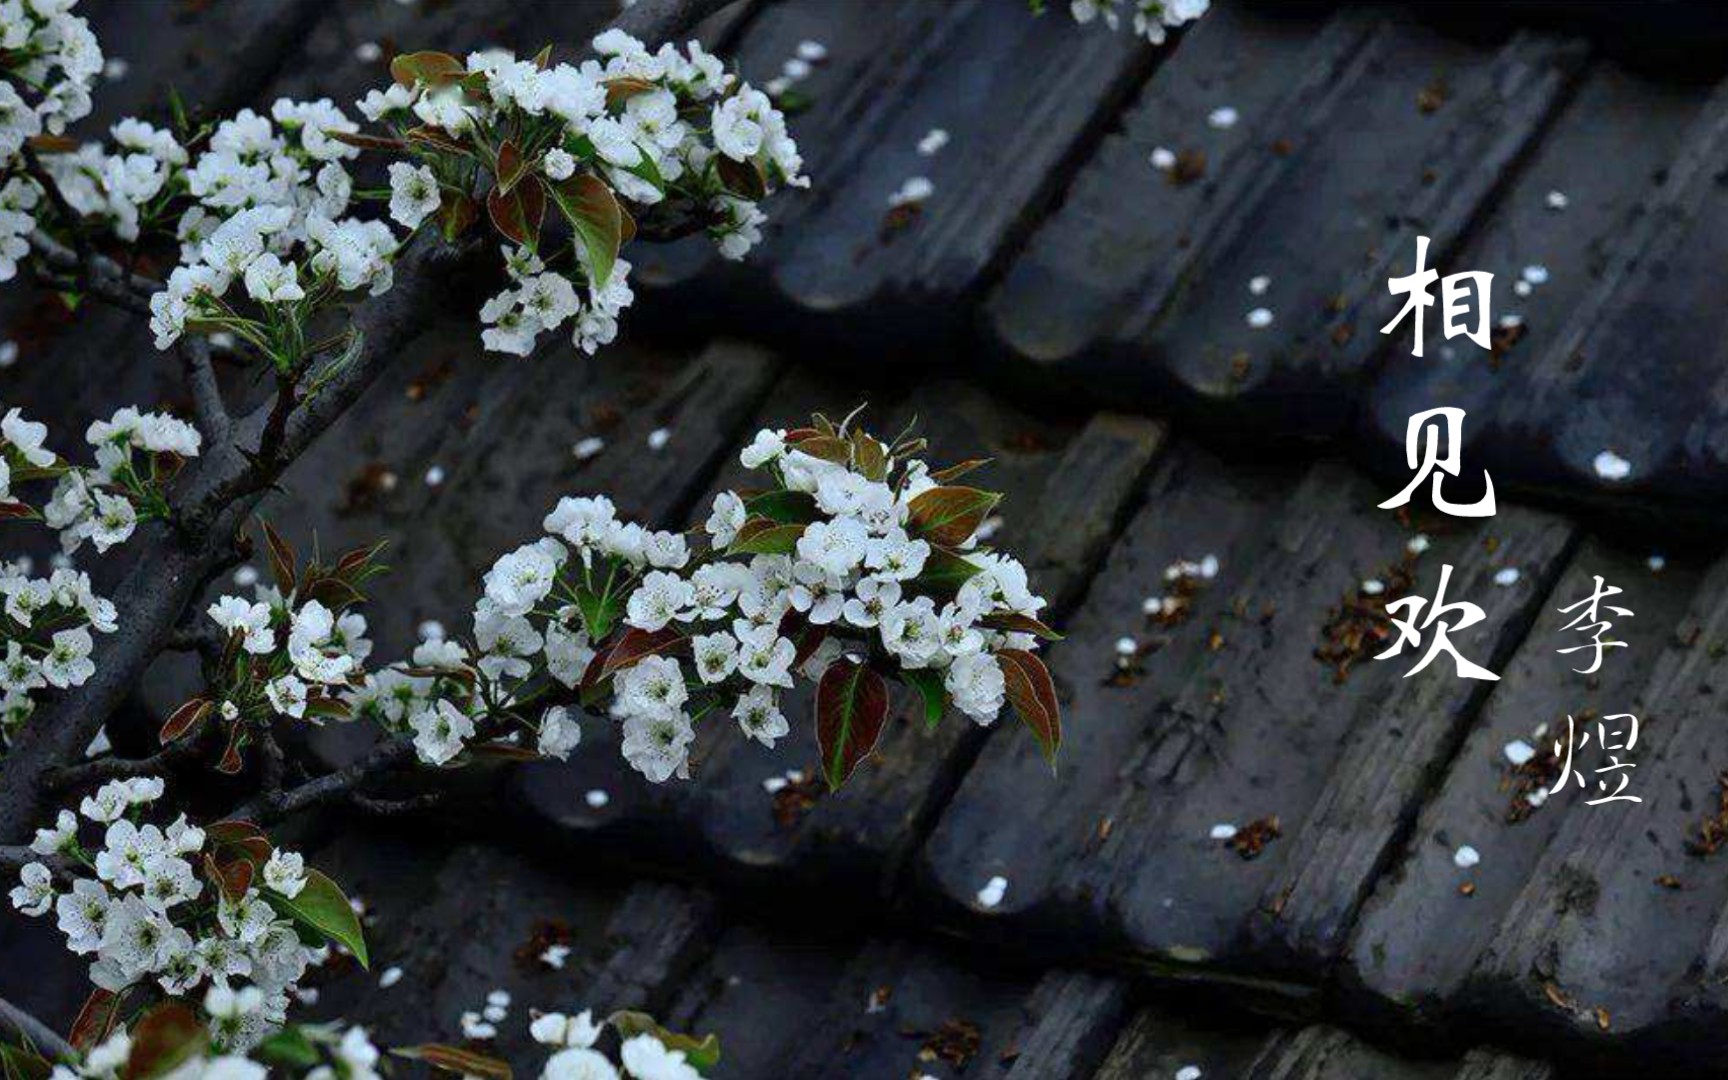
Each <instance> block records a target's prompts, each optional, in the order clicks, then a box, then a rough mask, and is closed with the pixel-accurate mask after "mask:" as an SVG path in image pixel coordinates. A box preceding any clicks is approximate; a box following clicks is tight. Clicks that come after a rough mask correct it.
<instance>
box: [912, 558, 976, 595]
mask: <svg viewBox="0 0 1728 1080" xmlns="http://www.w3.org/2000/svg"><path fill="white" fill-rule="evenodd" d="M983 569H984V568H983V567H982V566H979V565H978V564H977V563H975V562H971V561H970V560H967V559H965V558H962V557H961V556H959V555H956V554H955V553H954V552H952V551H949V550H948V549H946V548H931V549H930V557H929V558H927V559H925V560H924V569H923V570H921V571H919V573H918V576H917V577H916V578H914V579H913V581H915V582H916V583H917V584H919V585H923V586H925V587H927V588H931V589H958V588H959V587H960V586H962V585H964V584H966V582H967V581H969V580H971V579H972V577H973V576H975V575H977V574H979V573H981V572H982V571H983Z"/></svg>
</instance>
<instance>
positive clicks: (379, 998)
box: [316, 844, 714, 1072]
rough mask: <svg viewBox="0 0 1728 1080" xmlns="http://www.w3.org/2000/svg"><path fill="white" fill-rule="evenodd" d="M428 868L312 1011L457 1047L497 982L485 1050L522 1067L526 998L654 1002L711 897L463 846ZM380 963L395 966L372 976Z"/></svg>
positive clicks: (529, 1056)
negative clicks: (394, 971) (502, 1007)
mask: <svg viewBox="0 0 1728 1080" xmlns="http://www.w3.org/2000/svg"><path fill="white" fill-rule="evenodd" d="M375 850H376V849H375V848H373V847H372V846H370V844H369V845H368V847H367V854H368V855H369V856H370V855H372V854H373V853H374V852H375ZM440 854H441V855H442V854H445V852H444V851H440ZM433 865H434V866H436V867H437V869H436V871H435V873H433V874H432V875H431V876H430V880H429V881H428V880H426V876H425V874H424V872H422V874H420V875H419V876H418V878H417V880H419V881H420V882H421V883H422V887H423V891H422V892H421V893H420V895H419V897H418V903H417V904H416V905H415V906H413V907H411V908H410V909H408V910H407V911H405V912H403V913H402V914H401V915H400V916H397V918H398V919H400V921H397V922H394V923H393V924H392V925H388V926H386V927H385V928H384V929H382V931H381V934H380V940H379V946H380V947H379V948H378V949H377V951H376V952H375V958H374V963H373V971H372V973H370V974H366V973H362V972H358V971H352V972H350V973H349V974H348V975H347V976H345V977H344V978H343V979H341V980H339V981H338V982H336V983H334V984H332V985H331V986H330V987H329V989H328V991H327V993H326V994H325V995H324V999H323V1000H320V1001H319V1002H318V1011H317V1013H316V1015H332V1016H334V1015H342V1016H344V1017H345V1019H347V1020H350V1021H354V1022H358V1023H364V1024H366V1025H367V1026H368V1028H370V1029H372V1030H373V1031H374V1033H375V1034H376V1035H377V1036H378V1037H379V1038H381V1039H384V1040H388V1041H391V1042H393V1043H395V1044H396V1045H407V1044H411V1043H418V1042H426V1041H445V1042H451V1043H456V1044H461V1043H462V1042H463V1041H464V1039H463V1032H462V1030H461V1027H460V1024H459V1020H460V1017H461V1015H462V1013H464V1012H469V1011H472V1012H479V1011H480V1010H481V1009H483V1008H484V1006H485V1004H486V996H487V994H488V993H490V992H491V991H493V990H503V991H505V992H506V993H508V994H509V995H510V997H511V1003H510V1006H509V1010H510V1011H509V1016H508V1018H507V1019H506V1020H504V1021H503V1022H500V1023H498V1024H497V1025H496V1027H497V1036H496V1038H495V1039H491V1040H488V1042H489V1043H490V1046H489V1047H488V1049H489V1050H490V1051H491V1052H494V1053H497V1054H498V1055H500V1056H502V1057H504V1058H505V1059H506V1060H508V1061H510V1062H511V1063H513V1064H515V1065H516V1066H517V1067H518V1068H521V1069H525V1070H528V1071H530V1072H532V1071H533V1070H536V1069H538V1067H539V1064H540V1063H541V1062H542V1061H544V1059H545V1050H544V1048H542V1047H537V1046H536V1045H535V1044H534V1043H533V1041H532V1040H531V1039H530V1037H529V1035H528V1020H529V1016H530V1012H529V1011H530V1009H539V1010H541V1011H572V1010H580V1009H583V1008H590V1007H592V1008H593V1009H595V1010H596V1012H598V1013H605V1012H608V1011H610V1010H611V1009H613V1008H646V1009H650V1010H653V1009H659V1008H660V1007H661V1006H662V1005H663V1003H664V1002H665V1001H666V1000H667V998H668V997H669V996H670V995H671V993H672V992H673V991H674V990H675V989H676V988H677V986H678V984H679V981H680V980H681V979H682V977H683V975H684V973H685V971H686V970H687V969H688V968H689V967H690V966H691V965H692V964H693V963H694V962H695V961H696V959H697V958H699V957H700V956H701V955H703V954H704V953H705V952H706V951H707V949H708V945H709V941H708V935H709V933H710V932H711V930H712V915H713V910H714V909H713V901H712V899H711V898H710V897H708V896H707V895H706V894H704V893H702V892H700V891H698V890H693V889H687V888H682V887H676V886H669V885H663V884H655V883H638V884H635V885H629V886H625V885H621V884H616V883H600V882H597V881H595V880H593V879H592V878H591V876H588V875H569V874H564V873H560V872H559V868H557V867H552V866H548V865H546V862H545V860H543V859H535V858H531V857H526V856H522V855H516V854H510V853H506V852H503V851H501V850H498V849H495V848H490V847H480V846H474V845H467V846H462V847H458V848H456V849H455V850H454V851H449V852H448V853H447V858H442V859H440V860H439V861H437V862H435V863H434V864H433ZM397 891H400V890H397ZM362 895H365V894H362ZM381 921H382V920H381V919H375V920H374V921H373V926H374V927H377V926H378V924H379V923H380V922H381ZM553 944H557V945H562V946H564V947H566V948H567V949H568V950H569V952H568V954H567V955H566V956H565V957H564V958H563V959H562V960H560V961H559V965H561V966H555V965H553V964H551V963H548V962H546V961H545V960H544V959H542V957H543V955H544V954H545V952H546V949H547V947H548V946H550V945H553ZM392 967H395V968H398V969H399V970H400V975H399V977H394V978H392V979H389V980H386V981H388V982H390V985H388V986H385V985H382V984H381V983H380V982H379V977H380V975H381V974H382V973H383V972H384V971H386V970H388V969H389V968H392Z"/></svg>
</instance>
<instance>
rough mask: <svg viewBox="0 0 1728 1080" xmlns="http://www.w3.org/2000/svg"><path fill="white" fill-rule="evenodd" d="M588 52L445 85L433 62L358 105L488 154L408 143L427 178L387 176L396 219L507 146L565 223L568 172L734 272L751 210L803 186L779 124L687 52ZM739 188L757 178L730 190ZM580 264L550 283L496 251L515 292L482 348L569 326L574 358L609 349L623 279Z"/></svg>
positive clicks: (751, 226) (753, 218)
mask: <svg viewBox="0 0 1728 1080" xmlns="http://www.w3.org/2000/svg"><path fill="white" fill-rule="evenodd" d="M593 44H594V49H595V51H596V52H597V53H598V54H599V56H600V59H598V60H587V61H584V62H582V63H581V64H580V65H572V64H565V63H560V64H549V63H546V62H544V61H543V60H542V61H533V60H522V59H518V58H517V57H516V56H515V55H514V54H513V53H510V52H507V51H503V50H492V51H487V52H477V53H472V54H470V55H469V56H468V57H467V59H466V61H465V62H464V64H465V66H463V67H462V69H461V70H460V71H455V70H453V66H454V65H456V61H455V60H454V59H453V58H448V57H444V58H442V62H441V63H438V64H433V65H431V66H429V67H425V68H423V69H421V70H420V72H419V74H417V75H416V76H414V77H411V78H407V79H405V80H403V79H399V81H398V82H396V83H394V84H392V85H391V86H390V87H388V88H386V89H383V90H373V91H371V92H370V93H368V94H367V95H366V97H365V98H364V99H362V100H361V101H360V102H359V103H358V106H357V107H358V108H359V110H360V112H361V113H362V114H364V115H365V116H366V117H367V118H368V119H370V120H372V121H374V122H379V123H385V124H389V125H391V126H392V127H394V129H395V130H396V131H397V132H398V134H406V133H407V132H408V131H409V130H410V129H413V128H416V127H421V128H423V127H425V126H430V127H431V128H434V129H436V130H437V131H438V132H440V133H442V135H443V136H444V137H446V138H449V139H452V140H455V141H456V143H458V144H461V145H467V143H468V142H470V141H471V142H472V143H473V144H474V145H475V146H476V147H479V148H483V150H484V151H485V152H484V153H479V154H474V155H468V154H466V153H463V154H458V153H455V152H454V151H453V150H452V149H451V148H450V147H449V146H448V145H442V146H441V145H440V144H439V142H438V141H436V140H427V139H424V138H422V139H420V140H418V141H416V140H413V139H409V140H408V141H407V145H409V146H411V147H412V149H413V150H414V152H416V153H418V154H420V155H422V156H423V157H425V158H426V159H427V160H428V161H430V163H431V167H428V166H427V165H420V166H409V165H406V164H403V163H397V164H395V165H393V166H392V167H391V169H390V189H391V199H390V212H391V216H392V217H393V218H394V219H395V220H396V221H397V222H398V223H399V224H401V225H403V226H404V227H407V228H415V227H417V226H418V225H419V223H420V222H421V221H422V220H424V219H425V218H426V217H427V216H429V215H431V214H432V213H433V212H434V211H436V210H437V209H438V208H439V205H440V198H441V197H440V180H441V179H442V180H443V181H444V182H445V186H448V187H453V188H455V189H456V190H459V191H460V190H465V189H467V188H468V187H471V186H472V181H473V177H471V176H469V175H467V174H466V171H465V170H466V168H467V166H466V164H465V163H466V162H468V161H470V160H472V159H474V158H480V159H489V158H490V157H491V156H492V155H499V156H500V157H501V156H502V149H501V148H502V147H505V146H508V147H509V148H510V152H511V153H512V154H514V155H515V156H516V160H517V165H516V166H515V167H514V168H513V170H512V176H511V178H510V182H511V183H512V184H515V185H518V186H519V185H521V184H524V183H526V184H530V185H543V186H542V187H541V188H540V190H542V191H545V190H550V191H552V192H553V193H554V194H553V200H554V201H556V202H558V203H559V205H560V206H561V207H563V208H564V209H565V212H566V213H567V214H568V213H571V212H572V211H571V210H570V208H569V207H567V206H565V205H564V204H565V200H564V198H563V197H562V196H561V195H560V194H559V192H561V191H562V190H564V189H565V186H566V185H567V184H568V183H569V182H570V181H571V180H572V178H575V177H577V176H578V174H583V175H586V176H590V177H596V178H598V179H600V180H601V181H603V183H604V185H605V186H606V187H607V188H608V189H609V190H610V192H611V194H612V196H614V197H616V198H617V199H620V200H622V201H623V203H624V204H626V205H627V206H628V207H629V210H628V212H629V213H630V214H631V215H632V216H633V217H634V216H637V215H641V214H643V213H646V212H648V211H649V210H650V208H652V207H655V206H657V205H660V204H662V203H677V204H679V205H680V206H687V207H689V208H691V209H694V210H696V211H700V212H701V213H703V214H704V215H705V216H706V218H707V219H708V220H709V221H710V222H711V223H710V225H709V226H708V232H709V234H710V235H711V236H712V237H713V238H714V240H715V241H716V243H717V244H718V245H719V248H720V251H721V253H722V254H723V255H725V256H726V257H727V258H731V259H738V258H742V257H743V256H744V254H745V253H746V252H747V251H749V249H750V248H751V247H752V246H753V245H754V244H755V243H756V242H757V241H759V240H760V239H761V228H760V227H761V225H762V223H763V222H764V221H765V220H766V215H764V214H763V213H762V211H761V210H760V209H759V207H758V206H757V201H758V200H759V199H760V198H761V197H762V196H763V195H765V194H766V193H767V192H768V191H770V190H773V189H774V188H777V187H782V186H805V185H807V184H808V180H807V179H806V178H805V177H803V176H802V175H801V170H802V168H803V161H802V159H801V158H800V157H799V154H798V148H797V144H796V143H795V142H793V140H792V138H791V136H790V134H789V133H788V131H787V128H786V120H785V117H784V116H782V115H781V113H780V112H779V110H777V109H776V108H775V107H774V105H773V103H772V102H771V101H769V99H768V98H767V97H766V96H765V95H763V94H762V93H761V92H760V91H757V90H755V89H752V88H751V87H749V86H748V85H741V84H737V83H736V81H735V80H734V78H733V76H731V75H729V74H727V72H726V70H725V67H724V65H723V64H722V63H721V62H720V60H719V59H718V58H716V57H715V56H713V55H711V54H709V53H708V52H706V51H704V50H703V48H702V47H701V45H700V44H698V43H696V42H691V43H690V44H689V45H688V47H687V48H686V49H683V50H681V49H679V48H677V47H676V46H674V45H670V44H668V45H664V46H662V47H661V48H660V49H659V50H658V51H657V52H650V51H649V50H648V49H647V48H646V47H645V46H644V45H643V44H642V42H640V41H638V40H637V39H636V38H633V37H631V36H629V35H628V34H625V33H623V32H622V31H618V30H611V31H607V32H606V33H604V34H601V35H600V36H598V37H596V38H595V39H594V42H593ZM703 120H706V121H707V123H706V124H704V123H702V121H703ZM500 168H502V166H500ZM740 174H742V175H743V176H745V177H753V179H752V180H749V181H747V182H743V183H741V182H740V179H739V176H740ZM496 179H497V180H498V181H499V182H502V178H496ZM530 227H531V229H533V230H537V229H538V227H539V224H538V222H535V223H532V224H531V226H530ZM578 232H579V233H580V232H581V230H580V229H579V230H578ZM579 239H580V236H579ZM518 240H519V242H520V240H521V238H518ZM529 246H532V244H531V240H530V245H529ZM575 252H576V254H575V260H574V265H572V266H569V267H568V268H565V269H562V270H556V271H549V270H547V268H546V267H545V265H544V264H543V263H542V262H541V261H540V259H538V258H536V257H535V256H534V254H533V253H532V251H527V250H524V251H520V252H514V251H506V258H505V261H506V264H507V266H509V268H510V279H511V281H510V286H509V287H508V288H507V289H506V290H505V291H504V292H502V293H500V294H499V295H498V296H495V297H493V298H492V299H491V300H490V301H489V302H488V303H487V304H486V306H485V307H484V308H483V309H482V311H481V318H482V319H483V320H484V321H485V322H486V324H487V325H488V327H489V329H487V330H486V332H485V334H484V341H485V344H486V347H487V348H488V349H492V350H495V351H499V352H506V353H511V354H515V355H519V356H521V355H527V354H528V353H529V352H530V351H531V350H532V349H533V347H534V342H535V340H536V338H537V337H538V336H539V335H540V334H541V333H543V332H549V331H555V330H557V329H558V328H559V327H560V326H562V325H563V324H564V323H565V322H567V321H572V320H573V322H574V332H573V335H572V337H573V339H574V342H575V344H576V347H577V348H578V349H580V350H582V351H583V352H587V353H592V352H594V351H595V350H596V349H597V348H598V347H599V346H601V345H604V344H607V343H609V342H610V341H611V340H612V338H613V337H614V336H615V334H616V333H617V319H618V315H619V313H620V312H621V311H622V310H623V309H624V308H625V307H627V306H628V305H629V304H630V302H631V300H632V294H631V291H630V287H629V285H628V284H627V281H628V274H629V270H630V266H629V264H628V263H626V262H621V261H620V262H616V263H613V262H612V261H611V260H612V254H613V253H612V252H611V251H610V250H609V251H608V252H607V253H606V254H605V256H604V257H603V261H602V262H600V263H597V262H596V258H595V255H594V253H593V252H592V251H590V250H589V248H588V246H587V244H586V242H583V243H578V244H577V245H576V248H575Z"/></svg>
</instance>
